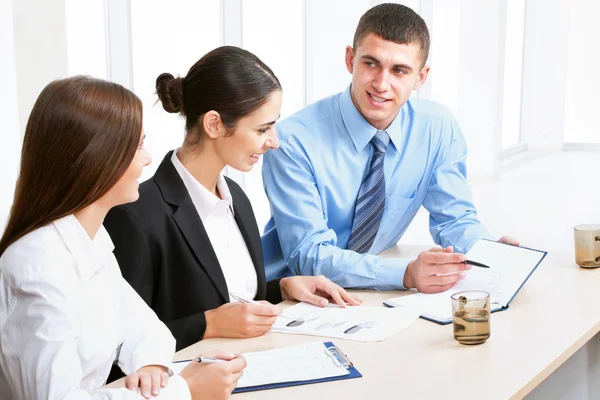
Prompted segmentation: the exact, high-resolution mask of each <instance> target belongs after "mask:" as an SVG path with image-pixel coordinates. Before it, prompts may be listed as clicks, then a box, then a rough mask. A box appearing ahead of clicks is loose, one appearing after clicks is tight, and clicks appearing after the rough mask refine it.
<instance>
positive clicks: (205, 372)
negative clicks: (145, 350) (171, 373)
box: [179, 352, 246, 400]
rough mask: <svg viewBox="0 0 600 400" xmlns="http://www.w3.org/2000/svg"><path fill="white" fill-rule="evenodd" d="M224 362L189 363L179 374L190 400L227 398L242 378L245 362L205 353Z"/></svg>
mask: <svg viewBox="0 0 600 400" xmlns="http://www.w3.org/2000/svg"><path fill="white" fill-rule="evenodd" d="M203 356H207V357H215V358H220V359H223V360H227V361H226V362H220V363H214V364H202V363H198V362H196V361H192V362H190V363H189V364H188V365H187V366H186V367H185V368H184V369H183V370H182V371H181V373H180V374H179V375H180V376H181V377H182V378H183V379H185V381H186V382H187V384H188V387H189V389H190V393H191V394H192V400H200V399H202V400H224V399H227V398H229V395H231V392H233V390H234V389H235V387H236V386H237V382H238V380H239V379H240V378H241V377H242V370H243V369H244V368H246V360H245V359H244V357H242V356H231V355H225V354H223V353H222V352H213V353H206V354H203Z"/></svg>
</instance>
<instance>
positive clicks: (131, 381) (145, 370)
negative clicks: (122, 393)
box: [125, 365, 169, 399]
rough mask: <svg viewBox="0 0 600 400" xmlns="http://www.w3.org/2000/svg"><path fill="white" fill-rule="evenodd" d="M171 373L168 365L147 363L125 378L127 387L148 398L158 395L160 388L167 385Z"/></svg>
mask: <svg viewBox="0 0 600 400" xmlns="http://www.w3.org/2000/svg"><path fill="white" fill-rule="evenodd" d="M168 381H169V374H168V373H167V367H165V366H162V365H146V366H145V367H142V368H140V369H138V370H137V371H136V372H134V373H133V374H131V375H128V376H127V377H126V378H125V387H126V388H127V389H129V390H132V391H134V392H137V390H138V388H139V389H140V393H141V395H142V396H144V397H145V398H146V399H149V398H151V397H156V396H158V394H159V393H160V389H161V388H164V387H166V386H167V382H168Z"/></svg>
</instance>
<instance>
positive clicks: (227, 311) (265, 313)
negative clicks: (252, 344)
mask: <svg viewBox="0 0 600 400" xmlns="http://www.w3.org/2000/svg"><path fill="white" fill-rule="evenodd" d="M280 313H281V309H280V308H279V307H277V306H274V305H273V304H271V303H269V302H266V301H261V302H260V304H249V303H248V304H246V303H237V302H234V303H227V304H223V305H222V306H220V307H217V308H215V309H214V310H209V311H206V312H205V313H204V315H205V316H206V331H205V332H204V338H205V339H208V338H211V337H232V338H250V337H255V336H261V335H264V334H265V333H267V332H268V331H269V330H270V329H271V327H272V326H273V324H274V323H275V320H276V319H277V316H278V315H279V314H280Z"/></svg>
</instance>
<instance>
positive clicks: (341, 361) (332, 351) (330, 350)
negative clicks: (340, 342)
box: [325, 345, 354, 368]
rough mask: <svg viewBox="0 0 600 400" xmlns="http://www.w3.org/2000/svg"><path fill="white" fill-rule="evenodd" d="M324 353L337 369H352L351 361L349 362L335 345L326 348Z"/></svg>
mask: <svg viewBox="0 0 600 400" xmlns="http://www.w3.org/2000/svg"><path fill="white" fill-rule="evenodd" d="M325 353H326V354H327V355H328V356H329V357H331V359H332V360H333V362H334V363H335V365H337V366H338V367H344V368H352V367H354V364H353V363H352V361H350V359H349V358H348V355H347V354H344V353H343V352H342V350H340V349H339V347H337V346H336V345H333V346H330V347H326V348H325Z"/></svg>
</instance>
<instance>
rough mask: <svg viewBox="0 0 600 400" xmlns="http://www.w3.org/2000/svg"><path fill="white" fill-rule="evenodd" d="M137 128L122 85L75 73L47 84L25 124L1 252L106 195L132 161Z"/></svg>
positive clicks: (132, 101)
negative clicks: (70, 76) (11, 204)
mask: <svg viewBox="0 0 600 400" xmlns="http://www.w3.org/2000/svg"><path fill="white" fill-rule="evenodd" d="M141 133H142V103H141V101H140V99H139V98H138V97H137V96H136V95H134V94H133V93H131V92H130V91H129V90H127V89H125V88H124V87H123V86H121V85H118V84H116V83H111V82H106V81H102V80H99V79H93V78H89V77H84V76H76V77H73V78H68V79H62V80H57V81H54V82H52V83H50V84H49V85H48V86H46V87H45V88H44V90H42V93H40V95H39V97H38V99H37V100H36V102H35V105H34V106H33V109H32V111H31V115H30V116H29V120H28V121H27V127H26V128H25V137H24V139H23V149H22V152H21V169H20V173H19V178H18V180H17V185H16V189H15V196H14V201H13V206H12V209H11V212H10V217H9V220H8V224H7V226H6V230H5V231H4V234H3V236H2V239H1V240H0V255H1V254H2V253H4V251H5V250H6V248H7V247H8V246H10V244H12V243H14V242H15V241H16V240H18V239H19V238H21V237H23V236H25V235H27V234H28V233H30V232H32V231H34V230H35V229H37V228H40V227H42V226H44V225H47V224H49V223H50V222H52V221H54V220H56V219H59V218H62V217H65V216H67V215H69V214H72V213H74V212H76V211H79V210H81V209H83V208H85V207H87V206H89V205H90V204H92V203H94V202H95V201H96V200H98V199H99V198H101V197H102V196H103V195H104V194H106V192H108V190H109V189H110V188H111V187H112V186H114V184H115V183H117V181H118V180H119V179H120V178H121V176H123V174H124V173H125V171H126V170H127V168H128V167H129V165H130V164H131V161H132V160H133V157H134V156H135V153H136V151H137V148H138V145H139V141H140V135H141Z"/></svg>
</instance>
